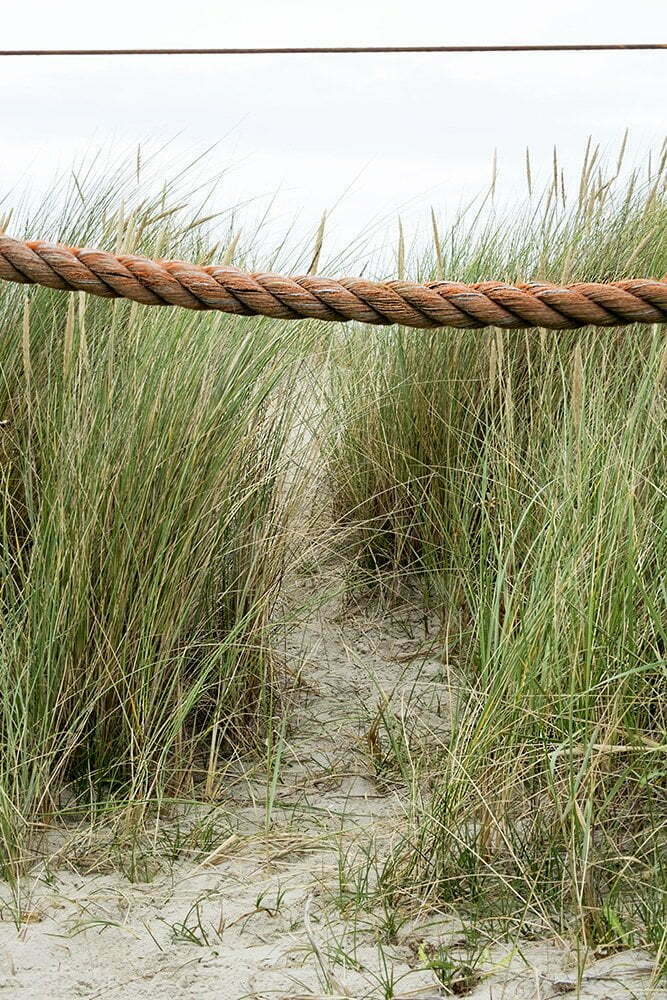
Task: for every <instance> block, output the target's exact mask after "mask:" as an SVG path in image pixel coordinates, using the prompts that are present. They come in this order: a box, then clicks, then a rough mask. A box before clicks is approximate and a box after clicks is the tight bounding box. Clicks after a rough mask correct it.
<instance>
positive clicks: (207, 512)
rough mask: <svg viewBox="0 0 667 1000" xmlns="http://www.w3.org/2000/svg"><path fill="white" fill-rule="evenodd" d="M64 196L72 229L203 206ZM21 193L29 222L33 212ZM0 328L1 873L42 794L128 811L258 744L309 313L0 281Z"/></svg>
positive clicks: (132, 242)
mask: <svg viewBox="0 0 667 1000" xmlns="http://www.w3.org/2000/svg"><path fill="white" fill-rule="evenodd" d="M77 185H78V182H77ZM78 186H79V188H80V185H78ZM112 187H113V186H112ZM74 197H75V199H76V197H77V191H76V190H75V191H74ZM78 197H80V199H81V201H82V202H84V204H83V205H81V204H80V205H79V215H80V217H81V220H82V221H81V232H79V233H77V231H76V226H75V225H74V223H73V222H72V224H71V225H70V226H69V228H68V229H67V232H66V234H65V236H66V237H67V238H68V239H69V240H70V241H71V242H72V243H83V242H89V243H91V244H93V245H95V244H97V245H100V244H102V245H107V246H111V247H113V246H114V245H115V246H119V245H120V246H122V247H123V249H125V250H127V251H133V250H135V249H136V250H138V251H139V250H140V251H142V252H148V253H155V254H157V255H163V256H167V255H170V254H171V255H174V256H175V255H177V254H178V255H183V256H186V257H187V256H191V257H192V258H193V259H202V255H203V253H204V246H205V241H204V238H203V237H202V235H201V230H200V227H198V226H194V227H193V226H192V225H191V223H190V221H189V219H188V218H185V219H184V218H183V214H182V213H180V214H179V212H178V211H172V210H171V209H170V204H172V201H170V197H171V196H170V195H169V194H168V193H165V192H164V191H161V192H159V194H158V195H157V196H147V197H146V198H145V199H143V200H142V199H141V198H137V197H135V204H134V205H133V206H130V207H128V204H126V205H125V208H124V209H121V210H120V211H119V213H118V214H117V215H115V216H114V215H110V214H109V206H110V204H111V203H112V202H113V203H116V204H118V191H117V190H116V188H115V187H113V190H111V191H109V190H108V189H107V188H106V187H101V188H97V187H92V188H91V189H90V190H89V189H88V188H85V189H84V190H79V192H78ZM58 204H60V202H58ZM38 215H39V218H38V223H34V222H33V223H31V224H29V225H28V226H27V228H28V229H31V230H32V232H33V233H34V232H35V231H39V230H38V228H37V225H38V224H39V225H42V224H43V225H45V226H46V227H47V228H48V225H47V222H48V219H44V218H42V217H41V216H42V215H44V213H41V214H40V213H38ZM70 221H71V220H70ZM42 231H46V230H42ZM0 330H1V331H2V337H1V338H0V410H1V411H2V426H1V427H0V561H1V563H2V576H1V579H0V615H1V616H2V621H1V627H0V743H1V746H2V753H1V754H0V862H1V864H2V871H3V873H4V874H5V875H8V876H13V875H14V874H17V873H18V872H19V871H20V870H21V869H22V867H23V866H24V864H25V863H27V862H29V860H30V858H31V856H32V854H31V852H32V851H34V850H36V849H38V846H39V837H40V833H41V832H42V831H43V830H46V829H48V827H49V825H50V823H51V821H52V820H53V819H54V817H60V818H65V819H69V820H71V821H76V822H79V823H81V822H84V825H85V822H87V821H88V820H90V819H94V818H95V817H96V816H97V817H104V816H105V815H107V814H109V813H110V812H111V811H113V810H115V811H118V810H120V812H121V813H124V814H125V815H126V816H128V817H130V819H131V822H132V823H133V824H135V825H136V824H140V823H141V818H142V815H143V814H144V812H145V811H146V810H147V809H150V808H152V807H153V806H156V805H157V806H159V805H160V804H161V803H165V802H167V801H172V802H173V801H177V800H179V799H182V798H187V797H188V796H192V795H195V794H196V796H198V797H202V796H203V797H206V796H207V795H211V794H213V792H214V791H215V789H216V787H217V784H216V782H217V781H218V779H219V772H220V766H221V762H222V761H224V760H225V758H226V757H228V756H229V755H230V754H236V755H237V756H238V754H239V753H240V752H242V751H243V750H244V749H248V748H252V747H253V746H254V747H257V746H261V744H262V740H263V739H264V736H265V734H266V731H267V727H269V726H270V725H271V721H272V718H273V716H274V713H275V711H276V708H275V698H276V694H277V684H276V681H277V674H276V659H275V655H274V652H273V648H274V646H275V635H274V632H273V628H274V625H273V622H272V614H273V612H274V609H275V606H276V601H277V598H278V593H279V589H280V583H281V580H282V577H283V574H284V572H285V566H286V560H287V558H288V554H289V551H290V544H291V542H290V530H291V529H290V525H291V514H292V510H293V504H294V497H295V494H296V492H297V491H298V488H299V474H298V470H297V469H295V466H294V461H293V459H294V454H295V447H296V443H297V438H298V430H297V429H296V424H295V420H294V414H295V411H296V409H297V408H298V407H299V405H300V393H301V392H302V389H301V388H299V386H300V384H301V383H300V381H299V379H298V378H297V377H296V373H297V372H298V369H299V366H300V363H301V359H302V356H303V351H302V346H303V345H304V344H305V342H306V340H307V337H308V330H309V326H308V324H305V325H304V324H302V325H295V324H291V325H290V324H276V323H272V322H270V321H266V320H262V319H257V320H248V321H241V322H240V321H238V320H236V319H234V318H232V317H226V316H222V315H220V314H200V313H192V312H186V311H184V310H174V309H159V308H155V309H146V308H142V307H139V306H137V305H136V304H131V303H127V302H115V303H109V302H107V301H104V300H94V299H91V298H87V297H84V296H82V295H76V296H75V295H70V296H66V295H63V294H62V293H58V292H56V293H52V292H49V291H47V290H44V289H22V288H20V287H19V288H15V287H14V288H12V287H10V286H7V287H5V288H3V289H0Z"/></svg>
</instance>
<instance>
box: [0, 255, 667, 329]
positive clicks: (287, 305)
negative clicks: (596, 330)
mask: <svg viewBox="0 0 667 1000" xmlns="http://www.w3.org/2000/svg"><path fill="white" fill-rule="evenodd" d="M0 279H2V280H4V281H11V282H18V283H20V284H25V285H44V286H46V287H47V288H54V289H58V290H60V291H66V292H76V291H78V292H88V293H89V294H91V295H99V296H101V297H102V298H106V299H118V298H124V299H130V300H132V301H133V302H140V303H142V304H143V305H149V306H181V307H183V308H185V309H200V310H204V309H215V310H220V311H221V312H225V313H233V314H235V315H238V316H258V315H259V316H270V317H272V318H274V319H319V320H328V321H330V322H331V321H332V322H343V323H344V322H348V321H356V322H358V323H374V324H378V325H383V326H388V325H391V324H393V323H398V324H401V325H402V326H410V327H416V328H421V329H429V328H434V327H443V326H448V327H458V328H461V329H464V328H480V327H485V326H496V327H505V328H507V329H521V328H527V327H545V328H548V329H552V330H565V329H571V328H574V327H581V326H625V325H628V324H630V323H667V276H666V278H663V279H662V280H661V281H655V280H652V279H650V278H631V279H626V280H624V281H612V282H607V283H591V282H577V283H575V284H567V285H554V284H548V283H546V282H539V281H532V282H528V283H526V284H517V285H510V284H506V283H505V282H502V281H482V282H477V283H475V284H463V283H461V282H456V281H432V282H428V283H427V284H417V283H415V282H412V281H368V280H366V279H365V278H325V277H320V276H318V275H313V274H305V275H300V276H295V277H289V276H285V275H281V274H271V273H263V272H257V273H249V272H246V271H243V270H241V269H240V268H237V267H232V266H230V265H219V264H212V265H208V266H205V267H202V266H199V265H197V264H190V263H187V262H186V261H182V260H151V259H150V258H148V257H141V256H138V255H136V254H119V255H116V254H112V253H107V252H105V251H103V250H91V249H87V248H77V247H68V246H63V245H61V244H57V243H46V242H44V241H42V240H37V241H34V242H24V241H23V240H15V239H12V238H10V237H9V236H0Z"/></svg>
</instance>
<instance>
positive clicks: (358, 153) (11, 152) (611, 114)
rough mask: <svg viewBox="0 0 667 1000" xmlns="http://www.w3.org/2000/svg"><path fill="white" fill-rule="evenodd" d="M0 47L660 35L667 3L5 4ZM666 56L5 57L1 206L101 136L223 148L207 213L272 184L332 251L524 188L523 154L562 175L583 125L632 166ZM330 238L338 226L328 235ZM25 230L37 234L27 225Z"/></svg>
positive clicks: (652, 125)
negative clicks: (494, 192) (325, 215)
mask: <svg viewBox="0 0 667 1000" xmlns="http://www.w3.org/2000/svg"><path fill="white" fill-rule="evenodd" d="M0 24H1V35H0V46H1V47H2V48H39V47H49V48H52V47H68V48H72V47H74V48H76V47H82V48H84V47H90V48H99V47H152V48H156V47H169V46H179V47H197V46H220V47H224V46H235V45H239V46H262V45H328V44H331V45H353V44H368V45H382V44H399V45H406V44H466V43H474V44H493V43H499V44H502V43H512V42H535V43H539V42H545V43H553V42H633V41H634V42H646V41H667V2H665V0H635V2H634V3H633V4H632V5H630V6H629V5H628V0H552V2H550V3H536V2H535V0H506V2H505V3H502V2H500V0H469V2H467V3H466V2H461V0H456V2H455V3H454V2H451V0H413V2H412V3H405V2H401V3H397V2H391V0H389V2H387V0H354V2H352V0H339V2H337V3H336V2H334V0H331V2H328V3H322V2H320V0H273V2H271V0H246V2H245V3H239V2H238V0H234V2H228V0H218V2H208V3H206V2H203V0H190V2H189V3H187V4H185V3H183V2H182V0H178V2H176V0H132V2H130V0H115V2H113V3H94V2H92V0H69V2H68V0H61V2H59V3H53V2H51V0H21V2H18V3H17V2H10V0H0ZM666 97H667V52H654V53H629V52H620V53H599V54H570V53H561V54H498V55H404V56H398V55H382V56H363V55H358V56H331V55H329V56H283V57H278V56H271V57H269V56H267V57H239V56H235V57H189V58H186V57H154V58H147V57H132V58H99V59H91V58H85V59H82V58H78V59H77V58H68V59H65V58H61V59H50V58H48V59H47V58H40V59H4V60H0V137H1V140H0V200H1V199H2V198H3V196H6V195H7V193H8V192H9V200H10V201H11V200H12V199H13V198H17V197H18V192H19V191H21V190H25V189H26V187H27V186H28V185H29V186H30V188H31V189H32V190H33V191H37V192H39V191H41V190H43V189H44V187H45V186H46V185H47V184H48V181H49V179H50V178H51V177H52V176H53V174H54V173H55V172H56V171H57V170H58V169H64V168H67V167H69V166H70V165H71V164H72V163H73V162H74V161H75V160H77V159H80V157H81V155H82V154H83V153H85V152H86V151H90V150H92V149H93V148H95V147H99V146H102V147H105V148H109V146H110V145H113V146H114V148H115V147H116V146H117V147H118V149H119V150H128V149H130V148H131V147H133V146H136V144H138V143H146V142H150V141H151V140H155V141H158V140H159V141H164V140H165V139H168V138H173V143H172V145H171V146H170V153H169V155H168V156H167V157H166V159H165V160H164V169H165V173H167V172H168V168H169V158H170V156H171V155H172V154H173V156H174V157H180V156H181V155H182V154H183V153H186V152H192V153H196V152H198V151H201V150H202V149H203V148H205V147H207V146H209V145H211V144H212V143H216V142H217V143H218V145H217V147H216V148H215V150H214V151H213V153H212V154H211V156H210V158H209V167H210V172H211V173H214V172H216V171H217V170H219V169H222V168H224V167H230V168H231V169H230V172H229V174H228V176H227V178H226V180H225V181H224V183H223V185H222V187H221V189H220V191H219V192H218V194H217V196H216V206H215V207H216V208H220V209H224V208H225V207H227V206H229V205H232V204H234V203H237V202H245V201H247V200H248V199H257V198H260V199H262V198H264V199H266V198H267V197H268V196H270V195H271V194H273V193H275V192H276V191H279V194H278V198H277V201H276V204H275V206H274V208H273V212H274V214H275V216H276V218H277V220H278V222H279V224H281V225H286V223H287V220H288V219H292V218H294V217H297V218H298V226H299V227H300V228H301V229H303V230H309V231H312V230H313V229H314V228H315V227H316V225H317V220H318V218H319V216H320V214H321V212H322V211H323V210H324V209H328V208H330V207H331V206H332V205H334V204H335V203H336V202H337V200H338V198H339V196H340V195H341V194H342V193H343V192H344V191H346V189H347V188H348V187H349V186H350V185H352V187H351V190H350V191H349V192H348V193H347V194H346V196H345V198H344V199H343V201H342V203H341V204H339V205H338V207H337V208H336V211H335V213H334V215H333V218H332V219H331V223H330V229H329V237H328V238H329V239H333V241H334V243H335V242H336V241H338V242H340V243H342V244H344V243H345V242H346V241H348V240H350V239H352V238H353V237H354V236H356V235H357V234H358V233H359V232H360V230H363V229H364V228H365V227H366V226H367V225H368V224H369V223H370V222H371V221H372V220H374V219H377V218H378V217H380V216H381V217H383V218H386V220H387V222H386V227H387V230H390V231H391V232H392V233H395V222H394V221H393V220H394V219H395V217H396V215H397V214H398V213H399V212H400V213H401V216H402V218H403V221H404V223H405V224H406V226H407V227H408V230H410V227H412V231H414V229H415V228H416V226H417V225H418V224H419V223H420V221H421V220H423V219H425V218H426V213H427V210H428V208H429V206H430V205H434V206H435V207H436V209H437V210H438V211H439V212H441V213H443V214H445V215H447V214H448V213H450V212H452V211H454V210H455V209H456V208H457V206H458V205H459V204H460V203H461V202H462V201H463V200H465V199H467V198H468V197H470V196H471V195H474V194H477V193H479V191H480V190H481V189H482V188H484V187H485V186H486V185H487V184H488V181H489V177H490V173H491V162H492V157H493V151H494V149H497V151H498V163H499V180H500V185H501V189H502V190H503V192H504V197H505V198H506V199H507V198H509V199H510V200H511V199H512V198H513V197H515V198H518V197H523V195H524V192H525V182H524V180H523V178H524V157H525V147H526V146H529V147H530V149H531V155H532V158H533V163H534V164H535V165H536V166H537V165H538V164H542V165H543V166H544V168H545V170H546V171H548V168H549V163H550V160H551V155H552V148H553V146H554V145H556V146H557V147H558V149H559V155H560V158H561V160H562V161H563V162H564V163H565V165H566V168H567V169H568V170H569V172H570V175H572V176H573V175H574V173H575V171H576V169H577V166H578V164H579V163H580V161H581V157H582V154H583V149H584V145H585V142H586V138H587V136H588V135H591V134H592V135H593V137H594V139H595V140H596V141H598V142H600V144H601V145H602V147H603V149H608V150H609V151H610V152H612V151H614V150H615V149H616V148H617V147H618V144H619V143H620V140H621V138H622V135H623V132H624V130H625V128H626V126H628V127H629V128H630V133H631V139H632V143H633V146H632V148H633V151H634V155H635V156H636V157H639V156H640V155H641V153H642V151H645V150H646V149H647V148H648V147H649V146H651V145H653V146H655V145H657V144H658V143H659V142H660V141H662V139H663V137H664V135H665V133H666V132H667V119H666V116H665V107H666V106H667V101H666ZM332 231H333V232H332ZM35 235H36V236H37V235H39V234H35Z"/></svg>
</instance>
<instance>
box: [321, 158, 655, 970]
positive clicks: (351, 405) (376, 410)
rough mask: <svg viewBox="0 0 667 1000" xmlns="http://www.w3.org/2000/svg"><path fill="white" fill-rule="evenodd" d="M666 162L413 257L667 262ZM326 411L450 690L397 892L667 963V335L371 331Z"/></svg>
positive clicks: (339, 508) (356, 513)
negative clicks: (649, 950)
mask: <svg viewBox="0 0 667 1000" xmlns="http://www.w3.org/2000/svg"><path fill="white" fill-rule="evenodd" d="M664 167H665V164H664V159H663V161H662V162H661V163H660V164H659V166H658V170H657V172H656V173H655V174H653V175H652V176H650V177H649V179H648V182H647V183H646V182H645V183H643V184H642V185H641V186H640V185H638V184H637V182H636V180H634V179H631V180H630V182H629V183H628V182H627V180H625V181H623V182H622V183H621V182H619V180H618V179H616V180H614V177H613V176H611V177H608V176H604V175H603V174H602V173H598V171H597V170H594V171H592V170H590V169H589V167H587V166H585V168H584V173H583V175H582V180H581V186H580V191H579V197H578V199H575V200H574V203H573V205H572V206H571V207H570V205H569V203H568V201H567V199H566V198H565V197H564V193H563V192H562V191H561V181H560V178H559V176H558V174H557V175H556V180H555V182H554V184H553V185H552V187H551V188H550V190H549V191H548V192H547V193H546V195H545V196H544V197H543V198H542V199H541V200H540V202H539V204H538V205H537V207H536V206H535V205H534V204H532V205H531V206H529V209H528V210H527V213H526V215H525V217H524V218H523V219H515V220H513V221H512V222H511V224H510V225H509V228H508V227H507V226H506V225H503V224H499V223H497V222H495V223H494V222H488V221H487V222H485V223H484V225H483V226H482V228H481V231H479V232H477V231H476V226H475V225H473V227H472V228H471V229H470V228H469V229H468V230H466V229H465V227H464V226H462V225H460V224H456V225H455V226H454V227H453V228H452V230H451V231H449V232H447V233H443V234H439V233H438V232H437V225H436V239H437V243H436V249H435V252H434V253H433V254H432V255H431V257H430V258H429V259H428V260H426V261H423V260H422V261H421V264H420V265H419V266H415V268H414V269H415V270H417V271H420V273H421V274H422V276H427V275H428V274H429V273H430V274H439V275H443V276H445V277H454V276H456V277H458V278H461V279H467V280H482V279H487V278H491V277H499V278H507V279H521V278H523V277H526V276H527V275H529V274H533V275H535V274H537V275H538V276H539V277H541V278H545V279H555V280H560V279H563V278H565V279H569V280H577V279H582V280H585V279H592V278H594V277H595V278H598V279H600V278H602V279H604V278H610V277H612V276H622V275H629V274H630V273H631V272H634V273H636V274H648V275H651V274H653V275H658V276H661V275H663V274H665V273H666V272H667V226H666V225H665V223H666V222H667V203H666V202H665V199H664V194H665V189H664V182H665V174H664ZM335 362H336V363H335V365H334V367H333V374H332V388H331V397H330V403H331V407H332V410H334V411H335V425H336V432H335V434H334V436H333V437H332V441H331V446H330V452H329V460H330V470H331V476H332V482H333V503H334V509H335V512H336V515H337V516H338V517H339V518H340V519H341V521H342V522H343V523H345V524H346V525H348V527H350V526H351V527H352V529H353V537H354V539H355V542H354V554H355V560H356V573H357V578H358V579H359V580H361V581H362V582H363V583H364V585H365V586H366V587H368V588H369V589H370V591H371V592H374V593H379V594H380V595H382V596H383V598H384V599H385V600H386V601H387V602H388V603H389V604H391V603H392V602H394V601H395V600H397V599H401V600H402V599H405V597H406V595H408V594H410V592H412V593H413V595H414V594H415V593H416V594H419V595H420V596H419V599H420V601H424V602H425V603H426V605H427V607H428V608H429V609H431V610H432V611H434V612H435V613H436V614H437V615H438V616H439V620H440V622H441V631H440V635H439V637H438V640H437V642H436V643H435V648H437V649H438V650H439V651H440V656H441V658H442V662H443V682H444V683H445V684H447V685H449V686H450V688H451V689H452V690H453V691H455V692H456V697H455V704H454V709H453V713H454V716H453V724H452V728H451V731H446V732H435V733H434V734H433V747H432V751H431V753H430V755H429V759H428V763H427V765H426V767H425V770H424V773H423V774H422V775H421V789H422V795H421V797H420V798H419V799H418V801H417V802H416V803H415V809H414V815H413V827H412V830H411V832H410V834H409V835H407V836H406V838H405V839H404V842H403V844H402V847H401V849H400V850H399V851H398V852H397V855H396V857H395V858H394V860H393V864H392V865H391V866H390V874H389V875H388V876H387V878H386V886H385V888H386V891H387V892H389V893H390V894H394V896H395V898H397V899H400V898H403V899H412V900H413V901H414V900H419V901H421V902H423V900H424V899H427V900H430V901H431V902H432V903H433V904H434V905H438V906H444V907H445V909H452V910H454V911H455V912H466V913H467V914H468V916H469V917H470V916H471V915H474V918H475V920H477V921H483V920H492V921H496V926H500V927H502V929H503V932H508V931H510V930H511V931H512V932H513V933H515V934H516V935H517V936H519V937H520V936H521V934H522V933H526V934H528V935H530V934H535V933H537V934H542V933H556V934H559V935H561V936H566V937H570V938H572V939H574V940H575V941H576V942H577V943H578V944H579V945H581V946H582V947H583V948H584V949H586V948H591V949H595V948H600V947H603V946H604V947H607V948H609V947H611V948H614V947H621V948H622V947H627V946H629V945H632V944H641V943H649V944H651V945H652V946H653V947H654V948H655V949H656V951H657V952H658V953H659V955H660V963H659V964H662V965H663V966H664V964H665V962H666V959H667V936H666V934H667V932H666V931H665V928H666V927H667V922H666V919H665V918H666V916H667V839H666V834H667V760H666V758H665V725H666V722H667V717H666V715H665V696H666V695H667V670H666V667H667V659H666V657H667V582H666V581H667V577H666V574H665V567H666V566H667V502H666V500H667V497H666V494H665V483H666V482H667V339H666V338H665V331H664V329H663V328H658V327H655V328H636V327H635V328H631V329H625V330H623V329H617V330H616V329H608V330H591V329H585V330H581V331H574V332H562V333H557V334H554V333H546V332H544V331H542V332H538V331H529V332H524V331H518V332H502V331H493V330H491V331H481V332H477V331H471V332H463V333H462V332H458V331H457V332H452V331H438V332H436V333H420V334H419V335H417V336H415V334H414V333H412V332H408V331H403V330H391V331H388V332H386V333H384V334H382V335H380V336H377V337H374V338H370V339H369V337H368V335H364V334H361V333H360V334H359V335H357V336H353V337H350V338H347V339H346V340H345V341H344V342H342V343H341V344H340V345H339V349H338V353H337V354H336V357H335Z"/></svg>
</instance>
